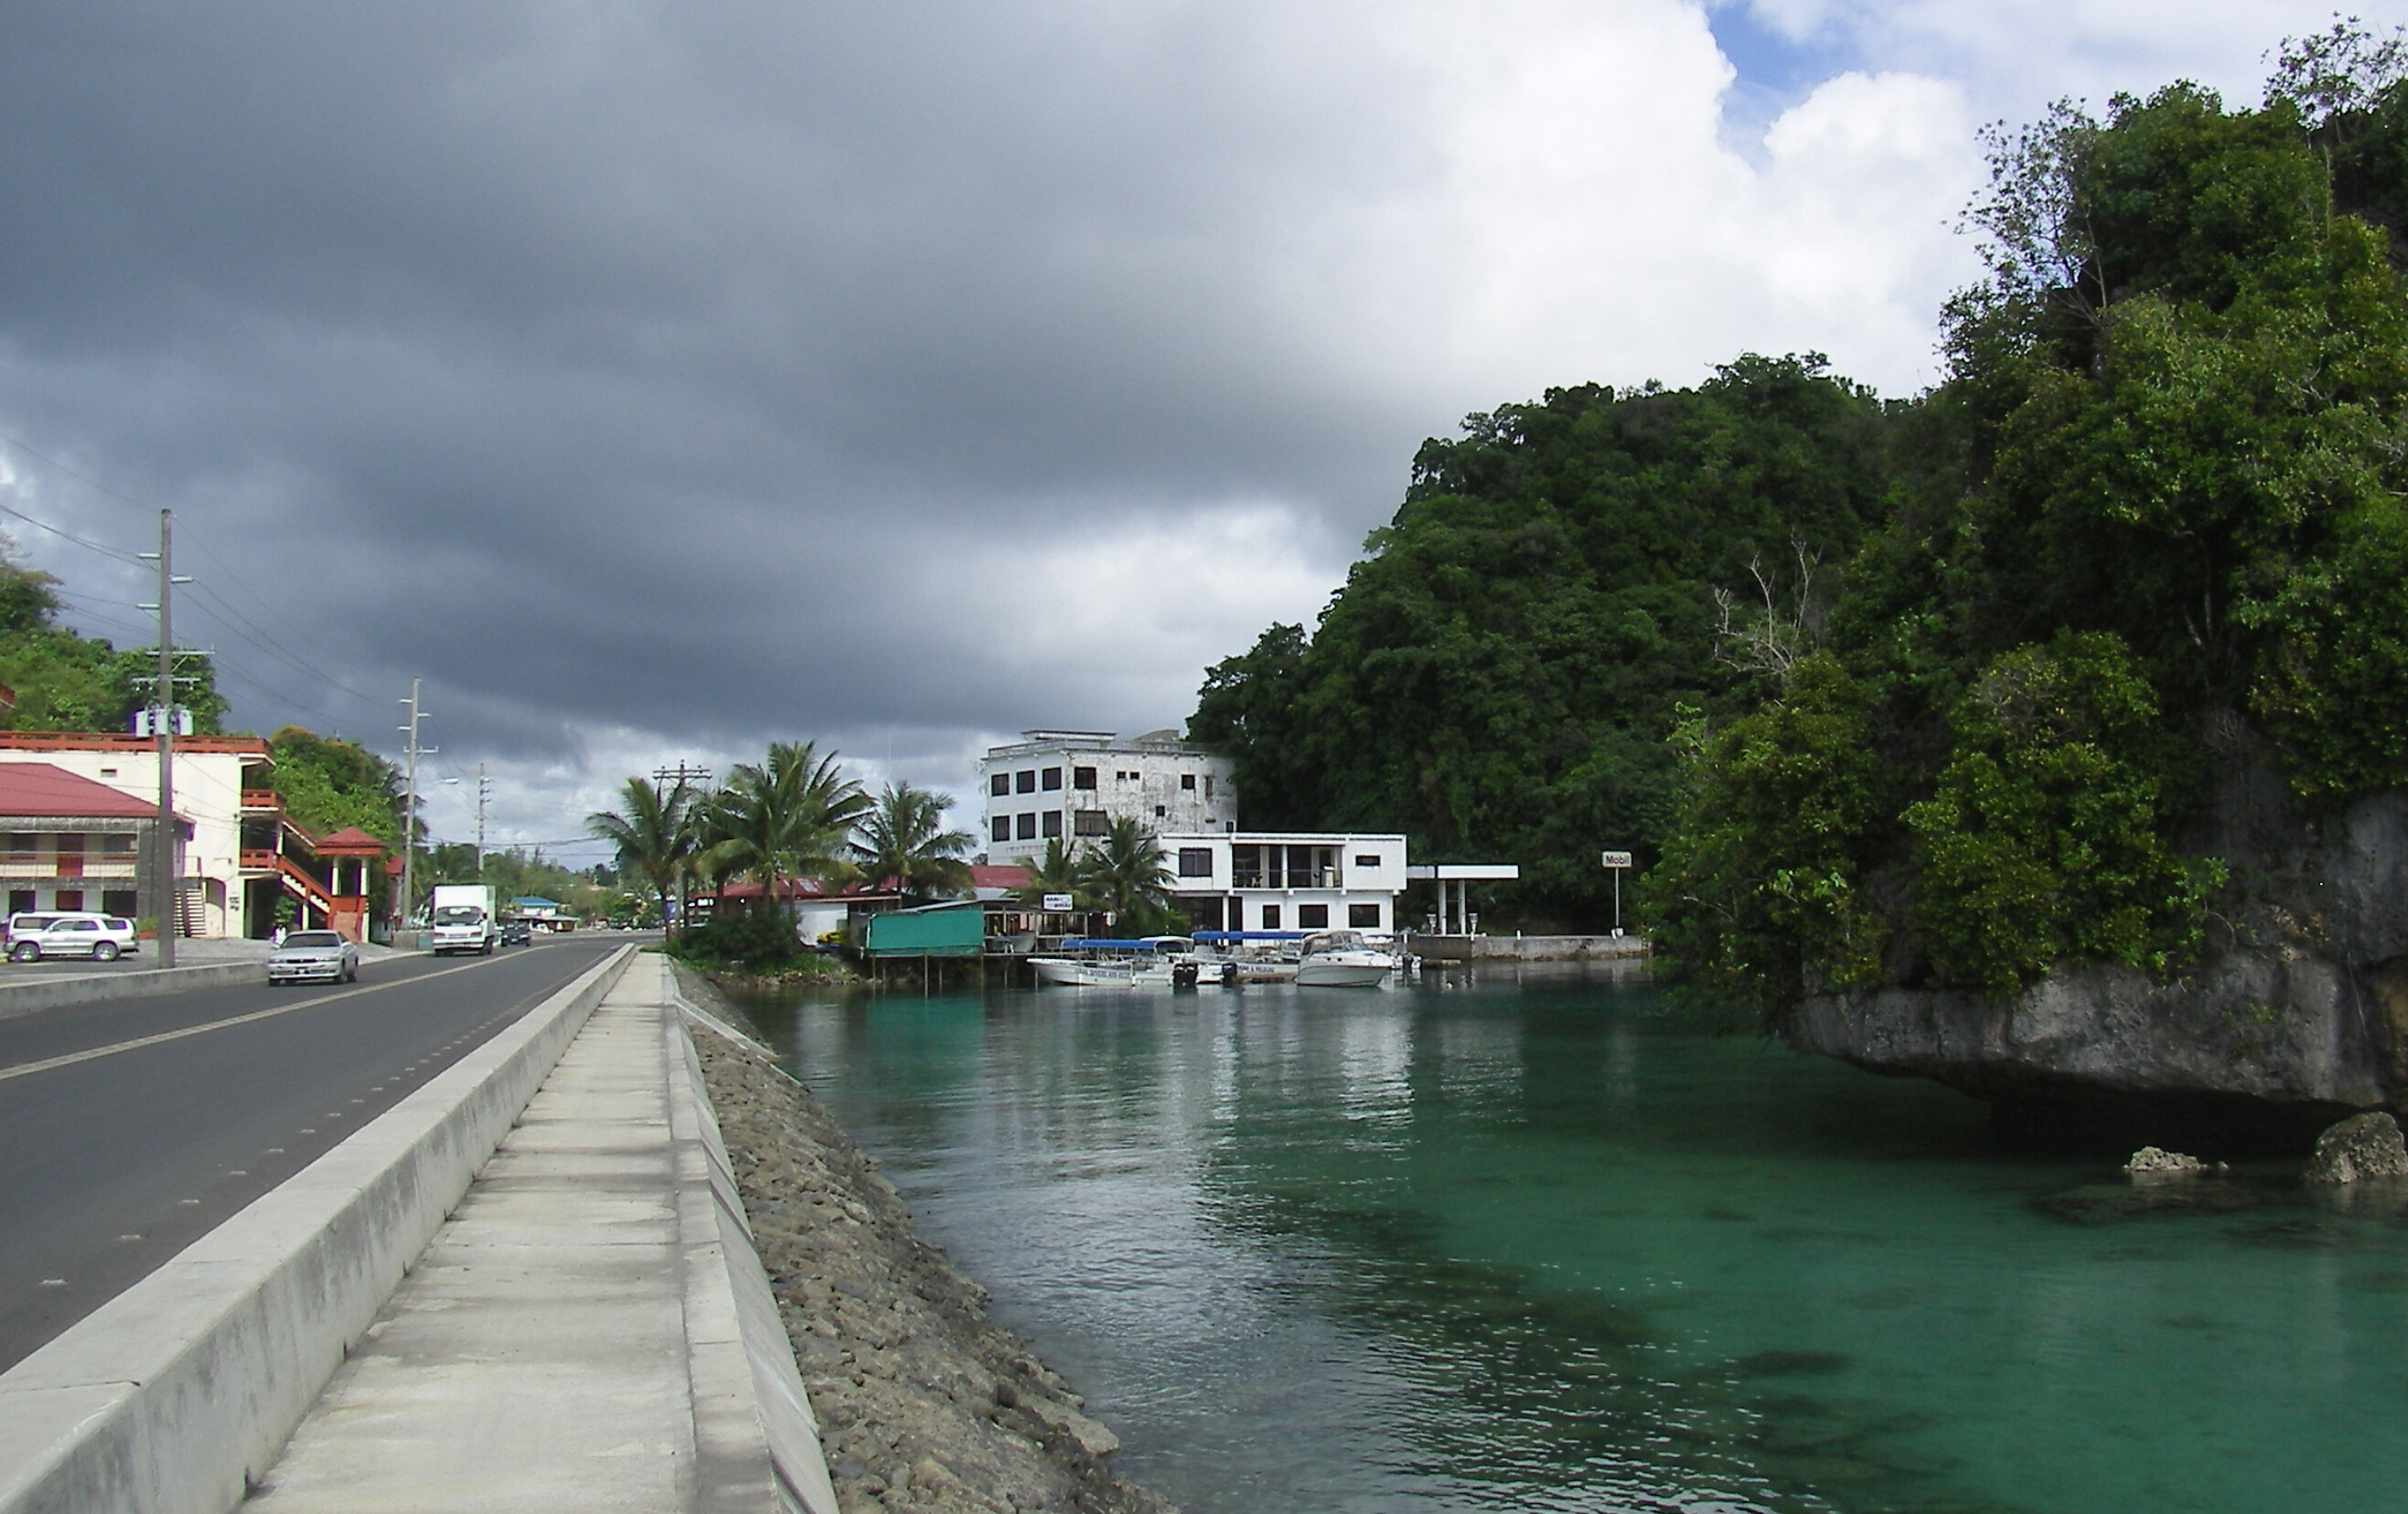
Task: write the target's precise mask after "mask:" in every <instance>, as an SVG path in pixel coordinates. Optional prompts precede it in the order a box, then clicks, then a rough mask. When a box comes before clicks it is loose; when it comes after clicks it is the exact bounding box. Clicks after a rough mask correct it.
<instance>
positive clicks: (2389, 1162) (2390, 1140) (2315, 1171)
mask: <svg viewBox="0 0 2408 1514" xmlns="http://www.w3.org/2000/svg"><path fill="white" fill-rule="evenodd" d="M2370 1178H2388V1179H2398V1178H2408V1141H2402V1139H2401V1135H2400V1121H2397V1120H2394V1119H2393V1118H2391V1116H2390V1115H2389V1114H2388V1113H2386V1112H2385V1111H2383V1110H2380V1109H2377V1110H2373V1111H2371V1112H2369V1113H2367V1114H2362V1115H2352V1116H2350V1117H2349V1118H2348V1119H2347V1120H2344V1121H2341V1122H2340V1123H2338V1124H2336V1125H2334V1126H2333V1127H2332V1128H2331V1129H2329V1130H2328V1131H2326V1132H2325V1133H2324V1134H2323V1135H2319V1136H2317V1137H2316V1154H2315V1160H2314V1161H2312V1162H2311V1163H2309V1164H2308V1181H2310V1182H2312V1183H2355V1182H2358V1181H2361V1180H2365V1179H2370Z"/></svg>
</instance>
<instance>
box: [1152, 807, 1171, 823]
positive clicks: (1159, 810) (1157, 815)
mask: <svg viewBox="0 0 2408 1514" xmlns="http://www.w3.org/2000/svg"><path fill="white" fill-rule="evenodd" d="M1169 813H1170V811H1169V810H1168V809H1165V808H1163V807H1161V806H1160V805H1156V806H1154V819H1155V820H1160V819H1162V818H1163V817H1164V816H1165V815H1168V814H1169Z"/></svg>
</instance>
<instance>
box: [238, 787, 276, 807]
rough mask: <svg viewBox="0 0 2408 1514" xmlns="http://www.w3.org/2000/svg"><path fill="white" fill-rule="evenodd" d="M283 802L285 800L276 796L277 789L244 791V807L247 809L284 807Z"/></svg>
mask: <svg viewBox="0 0 2408 1514" xmlns="http://www.w3.org/2000/svg"><path fill="white" fill-rule="evenodd" d="M282 804H283V802H282V801H281V800H279V799H278V798H277V797H276V791H275V790H273V789H245V790H243V791H242V807H243V808H245V809H278V808H281V807H282Z"/></svg>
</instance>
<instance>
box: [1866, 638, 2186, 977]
mask: <svg viewBox="0 0 2408 1514" xmlns="http://www.w3.org/2000/svg"><path fill="white" fill-rule="evenodd" d="M2157 714H2158V711H2157V695H2156V693H2155V692H2154V691H2153V690H2152V689H2151V688H2150V686H2149V682H2148V679H2147V678H2145V677H2144V676H2143V673H2142V671H2141V668H2140V666H2139V664H2138V663H2137V662H2136V661H2135V660H2134V659H2133V658H2132V656H2131V654H2130V653H2129V652H2128V650H2125V648H2124V645H2123V644H2122V643H2121V642H2120V641H2117V640H2116V639H2115V638H2114V637H2113V636H2103V635H2099V634H2096V633H2093V634H2090V635H2076V634H2073V633H2071V632H2067V633H2061V634H2060V635H2059V636H2057V639H2056V641H2055V642H2054V643H2053V644H2052V645H2050V646H2049V647H2046V648H2040V647H2026V648H2019V649H2017V650H2014V651H2011V652H2007V653H2004V654H2002V655H2001V656H2000V657H1998V658H1996V659H1994V660H1993V661H1992V663H1991V664H1990V665H1989V667H1988V668H1987V669H1985V672H1984V674H1983V676H1982V678H1980V679H1979V680H1978V681H1977V682H1976V683H1975V684H1974V686H1973V689H1972V691H1971V693H1968V694H1967V696H1966V697H1965V699H1964V701H1963V702H1962V703H1961V704H1960V705H1959V706H1958V707H1957V710H1956V711H1955V713H1954V716H1953V719H1952V721H1951V724H1952V725H1953V726H1954V727H1955V731H1956V736H1957V741H1956V745H1955V747H1954V749H1953V750H1952V752H1951V755H1950V759H1949V762H1948V765H1947V766H1946V767H1945V768H1943V769H1942V771H1941V774H1940V781H1939V789H1938V792H1937V793H1934V794H1933V795H1932V797H1930V798H1929V799H1927V800H1924V801H1922V802H1921V803H1919V804H1914V805H1910V806H1909V807H1907V809H1906V812H1905V814H1906V821H1907V824H1908V825H1909V826H1910V827H1912V828H1913V830H1914V835H1915V838H1916V841H1917V842H1918V844H1919V848H1920V851H1921V854H1922V866H1921V868H1920V869H1919V872H1918V875H1917V878H1916V885H1915V892H1916V898H1915V905H1914V915H1915V919H1916V921H1917V922H1918V923H1919V924H1920V925H1921V926H1922V928H1923V931H1924V933H1925V935H1926V937H1927V938H1928V943H1929V948H1930V951H1931V956H1932V960H1933V963H1934V964H1935V965H1936V966H1937V967H1938V968H1939V970H1940V971H1941V973H1942V975H1943V976H1944V977H1946V978H1950V979H1953V980H1955V981H1957V982H1963V983H1971V984H1976V985H1978V986H1980V987H1982V988H1984V989H1986V990H1988V991H1989V992H1990V993H1994V994H2000V995H2005V994H2010V993H2014V991H2016V990H2017V989H2019V988H2021V987H2023V986H2024V985H2026V984H2028V983H2029V982H2031V981H2032V980H2033V979H2035V978H2038V977H2039V976H2040V975H2041V974H2042V972H2043V971H2045V970H2046V969H2047V968H2048V967H2049V966H2051V965H2052V964H2056V963H2057V962H2059V961H2064V960H2104V959H2114V960H2115V961H2120V962H2124V963H2128V964H2131V965H2133V966H2135V967H2145V968H2149V969H2151V970H2153V971H2156V972H2159V973H2163V972H2167V971H2170V970H2171V969H2174V968H2178V967H2181V966H2183V965H2185V964H2187V963H2188V962H2189V961H2190V959H2191V958H2192V957H2193V956H2195V955H2196V954H2197V952H2198V950H2199V943H2200V925H2201V923H2202V920H2203V914H2204V901H2205V898H2206V894H2207V892H2208V890H2209V889H2211V888H2213V887H2214V886H2215V885H2216V884H2218V883H2220V882H2222V881H2223V873H2222V869H2221V868H2220V867H2219V866H2217V865H2216V864H2213V863H2209V862H2206V861H2190V862H2186V861H2185V860H2184V859H2183V858H2181V857H2179V856H2177V855H2175V853H2174V852H2173V850H2171V848H2170V847H2169V846H2168V845H2167V843H2166V841H2165V840H2164V838H2163V837H2162V836H2160V835H2159V834H2158V815H2159V810H2160V808H2161V800H2160V793H2161V789H2162V782H2161V780H2160V778H2158V777H2157V773H2159V772H2161V771H2164V770H2165V769H2167V768H2168V767H2170V766H2171V765H2172V760H2171V758H2169V757H2167V756H2162V755H2159V753H2158V749H2160V748H2163V747H2165V746H2167V745H2168V744H2169V739H2170V738H2169V736H2168V735H2167V733H2165V732H2164V731H2163V730H2162V729H2161V728H2160V727H2159V726H2158V724H2157Z"/></svg>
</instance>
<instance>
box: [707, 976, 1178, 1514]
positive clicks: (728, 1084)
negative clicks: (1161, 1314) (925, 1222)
mask: <svg viewBox="0 0 2408 1514" xmlns="http://www.w3.org/2000/svg"><path fill="white" fill-rule="evenodd" d="M680 976H681V978H683V979H684V980H685V986H686V991H687V993H688V994H689V995H690V996H692V997H694V998H695V999H696V1000H697V1001H698V1002H701V1003H702V1004H703V1005H704V1006H705V1007H708V1008H710V1010H711V1011H712V1012H713V1013H716V1014H719V1015H721V1016H722V1017H723V1018H725V1019H727V1020H729V1021H732V1022H736V1023H741V1016H740V1014H739V1013H738V1012H737V1011H735V1009H734V1007H732V1006H730V1005H728V1004H727V1003H726V1001H725V1000H724V998H723V997H722V996H720V995H719V994H717V993H713V992H711V991H710V989H708V988H707V987H705V986H704V985H703V984H702V983H701V982H700V980H699V975H697V974H695V973H694V972H692V971H691V970H690V969H689V970H686V971H683V972H681V974H680ZM694 1040H695V1053H696V1056H697V1058H698V1059H699V1061H700V1062H701V1064H702V1070H703V1079H704V1082H705V1083H706V1085H707V1086H708V1088H709V1091H710V1100H711V1104H712V1107H713V1109H714V1110H715V1112H716V1113H717V1115H718V1118H719V1126H720V1133H721V1135H723V1136H724V1139H725V1141H726V1145H727V1154H728V1158H729V1161H730V1163H731V1164H732V1165H733V1166H734V1168H735V1173H736V1182H737V1187H738V1190H739V1191H740V1192H741V1193H742V1194H743V1198H744V1207H745V1209H746V1212H747V1215H748V1217H749V1218H750V1220H751V1221H752V1225H753V1240H754V1245H755V1249H756V1250H758V1251H759V1252H760V1255H761V1263H762V1265H763V1266H764V1267H765V1268H766V1269H767V1272H768V1274H769V1283H770V1287H771V1290H772V1291H773V1292H774V1293H776V1294H777V1297H778V1307H779V1311H780V1313H781V1315H782V1316H783V1318H784V1320H785V1323H786V1334H787V1336H788V1338H789V1339H790V1340H791V1341H792V1342H793V1344H794V1348H795V1358H796V1364H797V1365H799V1366H800V1367H801V1369H802V1375H803V1382H804V1386H805V1388H806V1389H807V1390H808V1392H809V1393H810V1401H811V1411H812V1413H813V1414H814V1415H815V1416H817V1418H818V1420H819V1425H820V1440H821V1444H822V1447H823V1449H824V1451H825V1453H826V1456H827V1464H828V1471H829V1474H830V1476H831V1477H832V1478H833V1479H834V1481H835V1484H836V1491H837V1502H838V1507H839V1508H840V1509H841V1510H842V1511H843V1514H874V1511H883V1510H895V1511H908V1514H1033V1511H1037V1510H1046V1511H1062V1514H1069V1511H1076V1514H1178V1510H1177V1509H1176V1508H1175V1507H1173V1506H1172V1505H1171V1504H1170V1503H1169V1502H1168V1500H1166V1499H1164V1498H1163V1497H1162V1496H1161V1495H1159V1494H1158V1493H1154V1492H1153V1491H1151V1490H1150V1489H1146V1488H1143V1487H1140V1486H1139V1485H1137V1484H1135V1483H1132V1482H1128V1481H1126V1480H1125V1479H1123V1478H1119V1477H1117V1476H1115V1475H1114V1474H1113V1472H1112V1470H1111V1466H1110V1464H1109V1461H1108V1459H1109V1458H1110V1457H1111V1455H1112V1453H1113V1452H1115V1451H1117V1450H1119V1449H1120V1440H1119V1437H1118V1436H1116V1435H1113V1434H1112V1432H1111V1430H1110V1429H1108V1428H1106V1427H1105V1426H1104V1425H1102V1424H1100V1423H1098V1422H1097V1421H1095V1420H1094V1419H1092V1418H1090V1417H1089V1416H1088V1415H1087V1414H1086V1413H1085V1412H1084V1410H1085V1401H1084V1400H1082V1398H1081V1397H1080V1396H1079V1395H1078V1393H1075V1392H1073V1391H1072V1390H1071V1388H1070V1385H1069V1384H1068V1382H1067V1381H1065V1380H1064V1379H1063V1378H1062V1377H1061V1376H1060V1374H1058V1373H1056V1372H1054V1370H1053V1369H1052V1368H1051V1367H1048V1366H1047V1365H1046V1364H1044V1363H1043V1362H1041V1361H1039V1359H1038V1358H1037V1356H1036V1354H1035V1353H1034V1352H1033V1351H1032V1350H1030V1349H1029V1346H1028V1343H1027V1342H1026V1341H1025V1340H1022V1339H1021V1338H1020V1337H1019V1336H1017V1335H1013V1334H1011V1332H1010V1331H1008V1330H1006V1329H1004V1328H1003V1327H1002V1326H1001V1325H998V1324H996V1322H995V1321H993V1320H991V1319H989V1318H988V1317H987V1314H986V1310H985V1302H986V1293H985V1290H983V1289H982V1288H980V1287H979V1286H978V1284H976V1283H975V1282H972V1281H971V1280H970V1279H969V1278H968V1277H966V1276H965V1275H964V1274H963V1273H962V1272H961V1270H960V1269H959V1268H957V1267H955V1266H954V1265H953V1263H952V1262H951V1261H950V1260H949V1259H947V1258H946V1256H945V1254H944V1252H943V1251H942V1250H939V1248H937V1247H935V1246H933V1245H931V1244H929V1243H928V1242H927V1241H925V1240H923V1239H922V1238H921V1237H920V1236H919V1235H918V1234H917V1233H916V1231H914V1229H913V1228H912V1224H911V1217H910V1212H909V1211H908V1210H907V1209H905V1207H904V1206H903V1203H902V1201H901V1199H900V1198H898V1197H897V1196H896V1192H895V1188H894V1185H892V1184H891V1183H889V1182H888V1181H887V1180H886V1179H885V1178H884V1177H882V1176H881V1175H880V1174H879V1172H878V1171H877V1164H876V1162H875V1161H874V1160H873V1159H872V1158H870V1157H869V1156H868V1155H867V1153H865V1152H864V1151H862V1150H861V1149H860V1148H859V1147H858V1146H856V1145H854V1144H853V1139H852V1137H851V1136H849V1135H846V1134H845V1133H844V1131H843V1130H842V1129H841V1128H840V1127H839V1125H838V1124H837V1123H836V1121H834V1120H833V1119H832V1118H830V1117H829V1115H828V1113H827V1111H826V1110H825V1109H824V1107H822V1106H821V1105H820V1103H819V1101H818V1100H817V1099H815V1098H813V1097H812V1096H811V1094H810V1091H809V1090H808V1089H806V1088H804V1087H803V1086H802V1085H801V1084H800V1083H797V1082H796V1081H795V1080H794V1079H793V1078H791V1077H789V1076H788V1075H787V1074H786V1072H785V1071H784V1069H782V1068H781V1067H779V1066H778V1065H777V1064H775V1063H774V1062H771V1061H769V1060H767V1058H764V1057H763V1056H761V1055H760V1054H759V1053H758V1052H756V1051H753V1050H751V1049H749V1048H747V1047H745V1046H742V1045H740V1044H738V1043H736V1042H732V1041H729V1040H727V1039H726V1038H724V1036H718V1035H716V1034H713V1033H711V1032H710V1031H709V1030H708V1029H706V1028H703V1027H696V1028H695V1036H694Z"/></svg>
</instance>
